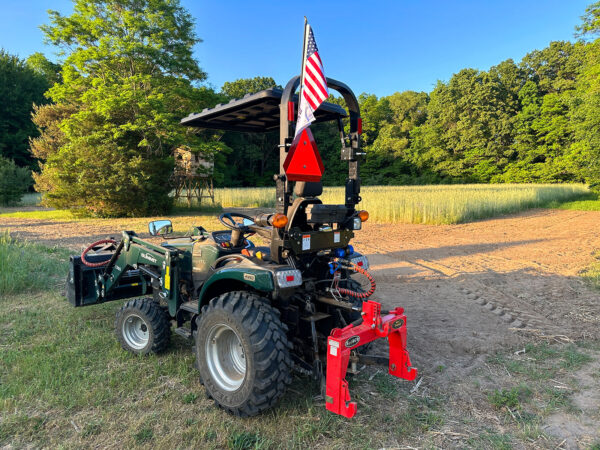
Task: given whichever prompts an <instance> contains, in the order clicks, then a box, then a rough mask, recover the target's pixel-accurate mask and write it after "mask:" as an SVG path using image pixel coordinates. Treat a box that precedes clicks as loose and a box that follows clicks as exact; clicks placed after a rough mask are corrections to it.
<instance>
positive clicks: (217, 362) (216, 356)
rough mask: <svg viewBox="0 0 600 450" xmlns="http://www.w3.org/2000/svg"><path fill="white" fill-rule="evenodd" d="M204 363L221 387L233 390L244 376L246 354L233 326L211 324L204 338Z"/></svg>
mask: <svg viewBox="0 0 600 450" xmlns="http://www.w3.org/2000/svg"><path fill="white" fill-rule="evenodd" d="M205 350H206V365H207V367H208V370H209V372H210V375H211V377H212V379H213V380H214V381H215V382H216V383H217V384H218V385H219V387H220V388H221V389H224V390H226V391H235V390H237V389H239V387H240V386H241V385H242V383H243V382H244V379H245V378H246V355H245V354H244V348H243V347H242V341H241V340H240V338H239V336H238V335H237V333H236V332H235V331H234V330H233V328H231V327H229V326H228V325H225V324H218V325H215V326H213V327H212V328H211V329H210V331H209V332H208V337H207V339H206V349H205Z"/></svg>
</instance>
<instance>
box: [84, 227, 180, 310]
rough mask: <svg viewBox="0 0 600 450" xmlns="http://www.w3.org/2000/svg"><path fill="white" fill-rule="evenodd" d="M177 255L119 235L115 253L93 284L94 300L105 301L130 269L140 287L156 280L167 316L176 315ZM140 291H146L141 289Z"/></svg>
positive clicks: (125, 234)
mask: <svg viewBox="0 0 600 450" xmlns="http://www.w3.org/2000/svg"><path fill="white" fill-rule="evenodd" d="M180 253H181V252H180V251H179V250H177V249H175V248H169V247H162V246H159V245H154V244H151V243H150V242H146V241H144V240H142V239H140V238H139V237H137V235H136V234H135V233H134V232H133V231H123V239H122V240H121V242H120V244H119V246H118V247H117V250H116V251H115V253H114V255H113V256H112V258H111V259H110V262H109V263H108V265H107V266H106V268H105V269H104V272H103V273H102V275H101V276H100V277H98V280H97V286H96V287H97V290H98V296H99V297H100V298H104V299H105V298H107V297H110V296H111V293H112V292H113V290H114V289H116V288H121V287H122V285H120V281H121V278H122V277H123V275H124V274H125V273H126V272H127V271H128V270H131V269H137V270H139V271H140V283H146V279H148V278H149V279H150V280H151V281H152V280H156V282H157V283H158V285H159V286H160V292H159V295H160V296H161V297H163V298H164V299H165V300H166V301H167V303H168V305H169V313H170V314H171V315H173V316H174V315H175V313H176V312H177V307H178V305H177V301H178V298H179V271H180V265H179V264H177V260H178V259H180ZM143 290H144V291H145V290H146V289H143Z"/></svg>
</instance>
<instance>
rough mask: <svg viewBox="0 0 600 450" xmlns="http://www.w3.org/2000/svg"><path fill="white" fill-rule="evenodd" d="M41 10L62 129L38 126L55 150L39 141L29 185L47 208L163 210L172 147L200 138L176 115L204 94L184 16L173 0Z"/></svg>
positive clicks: (78, 3) (200, 102) (207, 97)
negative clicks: (56, 62) (57, 58)
mask: <svg viewBox="0 0 600 450" xmlns="http://www.w3.org/2000/svg"><path fill="white" fill-rule="evenodd" d="M49 14H50V24H49V25H45V26H43V27H42V30H43V31H44V34H45V36H46V39H47V41H49V42H50V43H52V44H54V45H56V46H58V47H59V48H60V49H61V51H62V54H63V56H64V65H63V66H62V70H61V80H60V81H59V82H57V83H56V84H54V86H53V87H52V88H51V89H50V90H49V92H48V95H49V97H50V98H51V99H52V101H54V102H55V103H56V105H58V106H57V107H56V110H55V112H59V114H58V116H57V117H58V118H57V120H59V123H58V124H57V127H58V129H59V130H60V132H61V133H62V135H61V136H60V137H59V139H56V136H48V134H49V133H50V131H49V129H50V130H53V131H52V133H54V134H56V126H51V127H46V128H42V136H41V139H42V140H44V139H47V138H48V139H49V140H51V139H54V144H57V145H58V147H56V145H54V146H53V145H47V146H46V147H45V150H44V151H45V153H46V155H45V157H46V159H45V161H44V162H43V164H42V172H41V174H39V175H36V176H35V181H36V188H37V189H38V190H40V191H41V192H43V193H44V201H45V202H46V204H48V205H51V206H55V207H59V208H71V209H75V210H78V211H84V212H88V213H93V214H97V215H100V216H126V215H145V214H161V213H164V212H166V211H168V209H169V208H170V206H171V199H170V198H169V196H168V194H169V192H170V190H171V186H170V185H169V176H170V174H171V171H172V168H173V159H172V156H171V153H172V150H173V149H174V148H175V147H177V146H180V145H183V144H184V143H185V144H188V145H189V146H190V147H192V148H200V147H202V142H203V141H202V140H201V138H200V137H199V136H198V135H197V134H196V133H194V132H193V130H190V129H186V128H184V127H181V126H180V125H179V120H180V119H181V118H182V117H184V116H186V115H187V114H189V113H190V112H191V111H194V110H198V109H199V108H200V109H201V108H202V107H205V106H210V105H211V104H212V101H213V100H214V93H213V92H212V91H211V90H209V89H199V88H196V87H195V83H198V82H200V81H202V80H203V79H204V78H205V73H204V72H203V71H202V70H201V69H200V67H199V66H198V63H197V61H196V60H195V59H194V58H193V56H192V48H193V46H194V45H195V44H196V43H198V42H200V40H199V39H198V38H197V37H196V35H195V33H194V29H193V28H194V22H193V20H192V18H191V16H190V15H189V14H188V12H187V11H186V10H185V9H184V8H183V7H181V6H180V4H179V1H178V0H91V1H88V0H75V1H74V9H73V13H72V14H71V15H70V16H62V15H61V14H60V13H58V12H56V11H50V12H49ZM65 111H67V112H68V114H67V116H66V117H62V116H61V114H60V113H64V112H65ZM38 114H40V111H38ZM55 125H56V124H55ZM40 148H41V147H40ZM204 148H206V146H205V147H204ZM44 151H43V152H44ZM209 157H211V155H207V158H209Z"/></svg>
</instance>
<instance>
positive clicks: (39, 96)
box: [0, 50, 49, 168]
mask: <svg viewBox="0 0 600 450" xmlns="http://www.w3.org/2000/svg"><path fill="white" fill-rule="evenodd" d="M48 87H49V83H48V82H47V81H46V79H45V78H44V76H43V75H40V74H39V73H37V72H36V71H34V70H33V69H31V68H30V67H29V66H28V65H27V64H26V63H25V61H23V60H21V59H20V58H18V57H17V56H14V55H10V54H8V53H7V52H6V51H4V50H0V99H1V100H0V156H4V157H5V158H9V159H11V160H14V162H15V163H17V164H18V165H19V166H22V167H30V168H33V167H34V166H35V163H34V160H33V158H32V156H31V154H30V153H29V150H28V147H29V138H30V137H31V136H36V135H37V130H36V128H35V125H34V124H33V122H32V121H31V113H32V111H33V108H34V104H41V103H44V102H45V99H44V92H45V91H46V89H48Z"/></svg>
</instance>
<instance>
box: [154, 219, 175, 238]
mask: <svg viewBox="0 0 600 450" xmlns="http://www.w3.org/2000/svg"><path fill="white" fill-rule="evenodd" d="M148 231H149V232H150V234H151V235H152V236H164V235H166V234H170V233H172V232H173V224H172V223H171V221H170V220H155V221H153V222H150V223H149V224H148Z"/></svg>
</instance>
